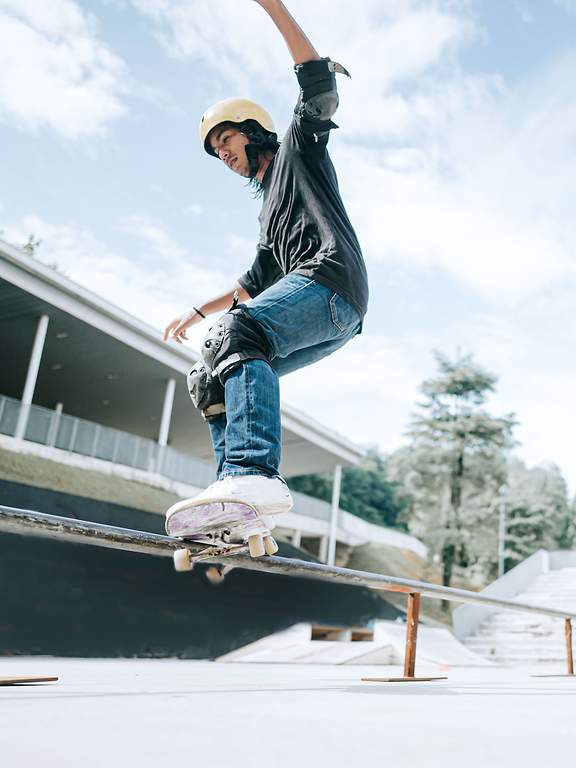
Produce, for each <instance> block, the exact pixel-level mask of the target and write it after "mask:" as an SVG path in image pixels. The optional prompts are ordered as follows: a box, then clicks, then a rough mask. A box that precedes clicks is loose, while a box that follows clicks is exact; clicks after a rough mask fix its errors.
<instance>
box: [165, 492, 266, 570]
mask: <svg viewBox="0 0 576 768" xmlns="http://www.w3.org/2000/svg"><path fill="white" fill-rule="evenodd" d="M166 532H167V533H168V535H170V536H175V537H177V538H180V539H183V540H185V541H189V542H190V543H194V544H206V545H207V547H206V549H204V550H202V551H201V552H198V553H192V552H191V551H190V550H189V549H185V548H182V549H178V550H176V551H175V552H174V565H175V567H176V570H177V571H189V570H191V569H192V568H193V567H194V564H195V563H197V562H200V561H202V560H206V559H209V558H214V557H225V556H226V555H233V554H242V553H245V552H249V553H250V555H251V556H252V557H260V556H262V555H264V554H274V553H275V552H276V551H277V550H278V547H277V545H276V542H275V541H274V539H273V538H272V537H271V536H270V529H269V528H268V526H267V525H266V523H265V522H264V521H263V520H262V518H261V517H260V516H259V514H258V512H257V510H256V509H255V507H253V506H252V505H250V504H246V503H245V502H239V501H211V502H209V503H203V504H191V505H183V506H182V508H181V509H177V510H176V511H174V512H173V513H172V514H171V515H170V517H169V518H168V520H167V522H166Z"/></svg>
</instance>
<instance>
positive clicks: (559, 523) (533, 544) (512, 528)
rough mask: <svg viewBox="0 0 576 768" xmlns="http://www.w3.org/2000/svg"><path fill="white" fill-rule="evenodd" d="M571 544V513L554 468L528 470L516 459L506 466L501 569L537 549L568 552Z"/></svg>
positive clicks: (565, 490)
mask: <svg viewBox="0 0 576 768" xmlns="http://www.w3.org/2000/svg"><path fill="white" fill-rule="evenodd" d="M573 542H574V509H573V508H571V505H570V503H569V499H568V492H567V488H566V483H565V481H564V478H563V477H562V475H561V473H560V470H559V469H558V467H557V466H556V465H554V464H548V465H542V466H539V467H534V468H532V469H528V468H527V467H526V466H525V465H524V464H523V462H522V461H520V460H519V459H517V458H514V459H511V460H510V462H509V464H508V494H507V498H506V539H505V544H506V546H505V566H506V570H508V569H510V568H513V567H514V566H515V565H517V564H518V563H519V562H521V561H522V560H524V559H526V558H527V557H529V556H530V555H531V554H533V553H534V552H536V551H537V550H538V549H541V548H542V549H569V548H570V547H571V546H572V544H573Z"/></svg>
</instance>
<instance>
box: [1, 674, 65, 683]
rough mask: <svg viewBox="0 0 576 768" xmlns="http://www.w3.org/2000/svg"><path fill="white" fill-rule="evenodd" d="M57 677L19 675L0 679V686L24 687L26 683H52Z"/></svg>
mask: <svg viewBox="0 0 576 768" xmlns="http://www.w3.org/2000/svg"><path fill="white" fill-rule="evenodd" d="M55 680H58V678H57V677H37V676H32V675H20V676H19V677H0V685H25V684H26V683H52V682H54V681H55Z"/></svg>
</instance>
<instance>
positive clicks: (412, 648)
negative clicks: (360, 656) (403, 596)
mask: <svg viewBox="0 0 576 768" xmlns="http://www.w3.org/2000/svg"><path fill="white" fill-rule="evenodd" d="M419 619H420V592H408V610H407V615H406V647H405V650H404V677H363V678H362V680H365V681H368V682H372V683H427V682H430V681H431V680H447V679H448V678H447V677H445V676H444V677H416V676H415V674H414V672H415V670H416V642H417V640H418V621H419Z"/></svg>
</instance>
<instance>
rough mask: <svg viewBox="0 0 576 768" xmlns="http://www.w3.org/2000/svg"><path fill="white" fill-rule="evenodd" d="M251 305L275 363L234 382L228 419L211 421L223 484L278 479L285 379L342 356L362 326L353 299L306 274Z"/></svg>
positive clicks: (257, 366)
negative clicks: (246, 478) (234, 478)
mask: <svg viewBox="0 0 576 768" xmlns="http://www.w3.org/2000/svg"><path fill="white" fill-rule="evenodd" d="M246 306H247V309H248V311H249V312H250V314H251V315H252V317H253V318H254V319H255V320H257V321H258V323H259V324H260V326H261V327H262V329H263V331H264V333H265V335H266V338H267V340H268V343H269V346H270V363H268V362H265V361H264V360H247V361H246V362H244V363H242V365H241V366H240V367H239V368H237V369H236V370H235V371H234V372H233V373H232V374H231V375H230V376H229V377H228V379H227V380H226V384H225V387H224V398H225V402H226V413H225V414H222V415H220V416H217V417H216V418H213V419H210V421H209V425H210V434H211V437H212V446H213V448H214V455H215V457H216V466H217V477H218V479H221V478H223V477H225V476H226V475H266V476H268V477H275V476H276V475H278V468H279V466H280V458H281V443H282V433H281V426H280V387H279V382H278V377H279V376H284V375H285V374H286V373H291V372H292V371H296V370H298V369H299V368H303V367H304V366H306V365H310V363H314V362H316V361H317V360H320V359H321V358H323V357H326V356H327V355H329V354H331V353H332V352H334V351H336V350H337V349H339V348H340V347H342V346H343V345H344V344H346V342H347V341H349V340H350V339H351V338H352V337H353V336H355V335H356V334H357V333H358V331H359V330H360V325H361V320H360V317H359V315H358V312H357V311H356V310H355V309H354V308H353V307H352V306H350V304H348V302H347V301H345V299H343V298H342V297H341V296H339V295H338V294H337V293H334V291H332V290H331V289H330V288H326V286H324V285H321V284H320V283H317V282H315V281H314V280H311V279H310V278H308V277H304V276H303V275H296V274H292V275H287V276H286V277H284V278H282V280H279V281H278V282H277V283H275V284H274V285H273V286H271V287H270V288H268V289H267V290H266V291H263V292H262V293H261V294H260V295H259V296H257V297H256V298H255V299H252V300H250V301H249V302H248V303H247V304H246Z"/></svg>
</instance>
